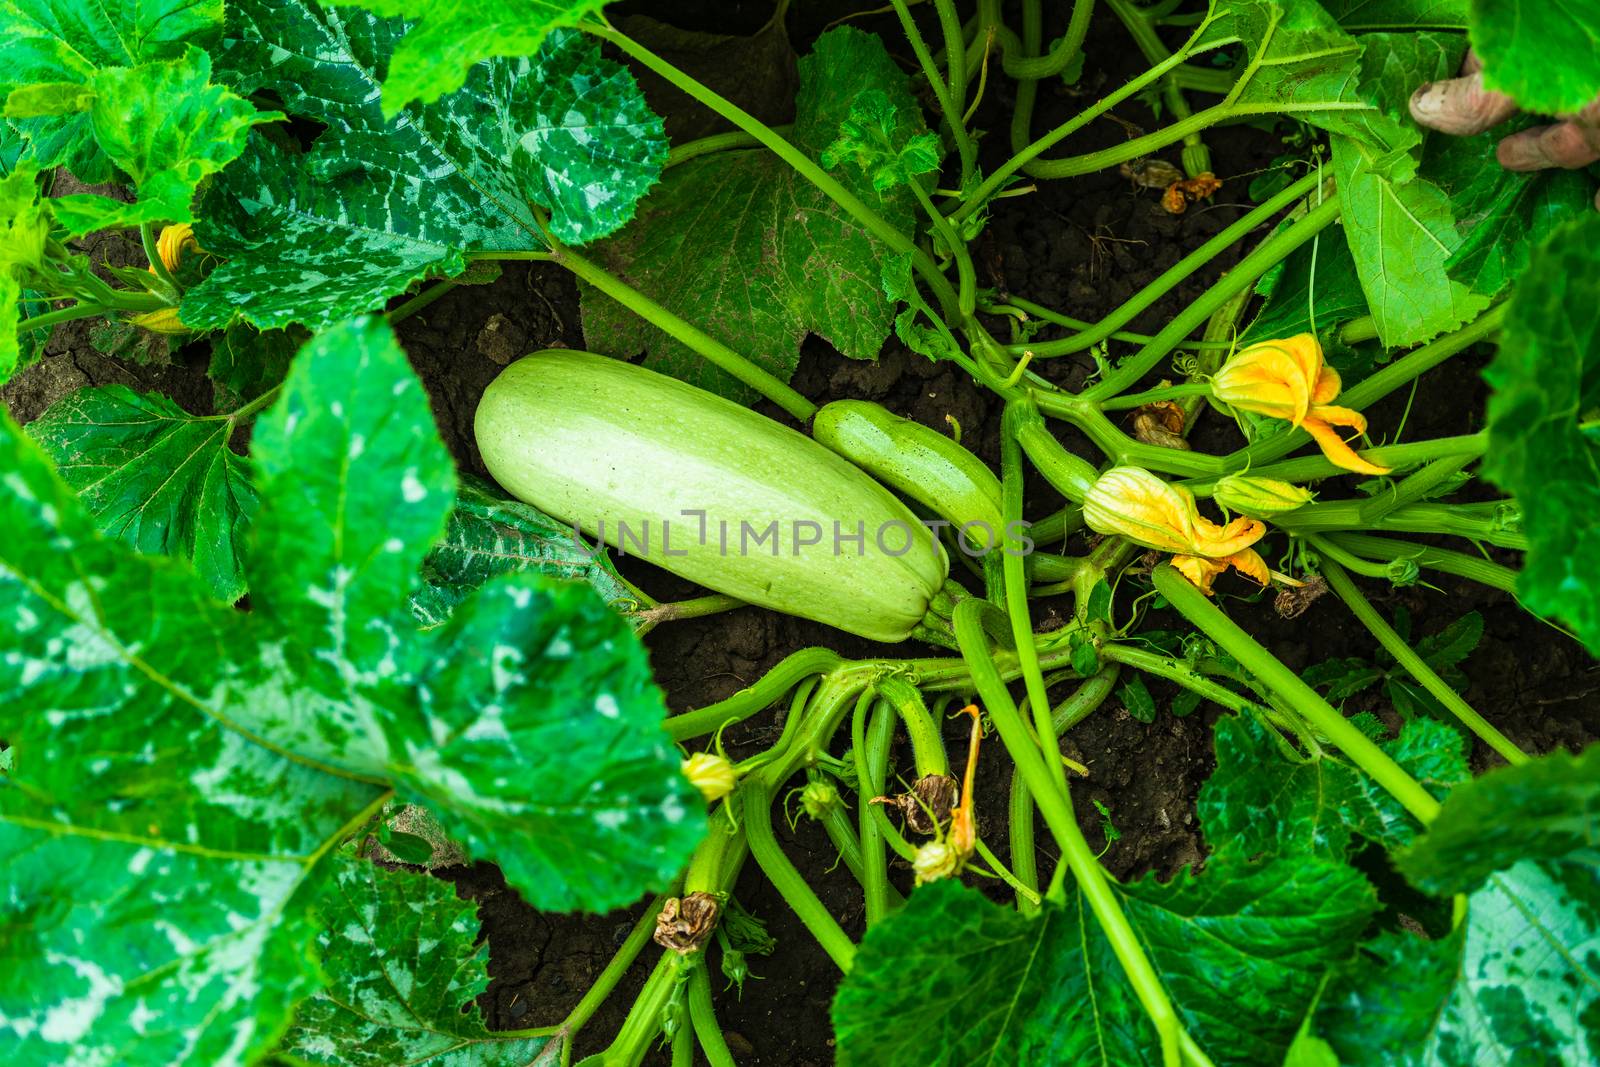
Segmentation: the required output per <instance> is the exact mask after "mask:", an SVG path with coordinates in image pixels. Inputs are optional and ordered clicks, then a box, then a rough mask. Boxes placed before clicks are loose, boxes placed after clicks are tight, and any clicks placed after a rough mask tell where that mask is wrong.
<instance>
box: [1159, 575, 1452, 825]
mask: <svg viewBox="0 0 1600 1067" xmlns="http://www.w3.org/2000/svg"><path fill="white" fill-rule="evenodd" d="M1152 578H1153V579H1154V581H1155V587H1156V591H1157V592H1159V593H1160V594H1161V595H1162V596H1164V597H1166V598H1167V602H1168V603H1169V604H1171V605H1172V607H1173V608H1174V609H1175V610H1177V611H1178V612H1180V613H1181V614H1182V615H1183V616H1184V617H1185V618H1187V619H1188V620H1189V621H1190V622H1191V623H1193V624H1194V625H1195V626H1196V627H1197V628H1198V629H1199V630H1200V632H1201V633H1203V634H1205V635H1206V636H1207V637H1209V638H1210V639H1211V640H1213V641H1215V642H1216V643H1217V645H1218V646H1220V647H1221V648H1222V649H1223V650H1224V651H1226V652H1227V653H1228V654H1229V655H1231V656H1232V657H1233V658H1234V659H1236V660H1238V661H1239V663H1240V665H1241V666H1243V667H1244V669H1245V670H1247V671H1249V672H1250V673H1251V674H1252V675H1254V676H1255V677H1256V679H1257V680H1259V681H1260V682H1261V683H1262V684H1263V685H1265V686H1266V687H1267V688H1268V689H1270V690H1271V691H1272V692H1274V693H1276V694H1277V695H1278V696H1279V697H1281V698H1282V699H1283V700H1284V701H1285V702H1286V703H1287V704H1288V705H1289V706H1290V707H1292V708H1293V709H1294V711H1295V712H1296V713H1297V714H1299V715H1300V716H1302V717H1303V718H1304V719H1305V720H1306V721H1307V722H1309V723H1310V724H1311V726H1312V727H1313V728H1315V729H1316V730H1318V731H1319V732H1320V733H1321V734H1322V735H1323V736H1324V737H1326V738H1327V739H1328V740H1329V741H1331V742H1332V743H1333V744H1335V745H1336V746H1338V747H1339V748H1340V749H1341V750H1342V751H1343V752H1344V753H1345V755H1347V756H1349V757H1350V759H1351V761H1353V762H1354V763H1355V764H1356V766H1358V767H1360V768H1361V769H1362V770H1363V771H1365V772H1366V773H1367V774H1368V775H1370V776H1371V777H1372V778H1373V780H1375V781H1376V782H1377V783H1378V784H1379V785H1380V786H1382V787H1383V788H1384V789H1385V790H1386V791H1387V792H1388V793H1389V795H1390V796H1392V797H1394V798H1395V799H1396V800H1398V801H1399V802H1400V803H1401V805H1402V806H1403V807H1404V808H1405V809H1406V810H1407V811H1409V812H1410V813H1411V814H1412V815H1414V816H1416V817H1417V819H1418V820H1419V821H1420V822H1421V823H1422V824H1423V825H1424V826H1426V825H1427V824H1428V823H1430V822H1432V821H1433V818H1434V816H1435V815H1437V814H1438V813H1439V802H1438V801H1437V800H1434V799H1433V797H1432V796H1430V795H1429V793H1428V791H1427V790H1426V789H1424V788H1422V786H1421V785H1419V784H1418V783H1417V781H1416V779H1414V778H1412V777H1411V776H1410V775H1409V774H1407V773H1406V772H1405V771H1404V770H1403V769H1401V767H1400V765H1399V764H1398V763H1396V762H1395V761H1394V760H1393V759H1392V758H1390V756H1389V755H1388V753H1386V752H1384V751H1383V750H1382V749H1381V748H1379V747H1378V746H1377V745H1375V744H1374V743H1373V742H1372V741H1371V740H1370V739H1369V738H1368V737H1367V736H1366V735H1365V734H1363V733H1362V732H1361V731H1360V730H1358V729H1356V728H1355V727H1354V726H1352V725H1351V724H1350V722H1349V720H1347V719H1346V718H1345V717H1344V716H1343V715H1341V714H1340V713H1339V712H1338V711H1336V710H1335V709H1334V708H1333V707H1332V706H1331V705H1330V704H1329V703H1328V702H1327V701H1326V700H1324V699H1322V697H1321V696H1320V695H1318V693H1317V691H1316V690H1315V689H1312V688H1311V687H1310V686H1309V685H1307V684H1306V683H1305V682H1304V681H1303V680H1301V678H1300V676H1299V675H1298V674H1296V673H1295V672H1294V671H1292V670H1290V669H1289V668H1288V667H1286V666H1284V665H1283V663H1282V662H1281V661H1280V660H1279V659H1278V658H1277V657H1276V656H1274V655H1272V653H1270V652H1268V651H1267V650H1266V649H1265V648H1262V647H1261V645H1260V644H1259V643H1258V642H1257V641H1256V639H1255V638H1253V637H1251V636H1250V635H1249V634H1247V633H1245V632H1244V631H1243V630H1242V629H1240V628H1239V625H1238V624H1237V623H1235V622H1234V621H1233V620H1232V619H1230V618H1228V616H1227V615H1226V614H1224V613H1223V611H1222V609H1221V608H1219V607H1217V606H1216V605H1215V604H1213V603H1212V602H1211V601H1210V599H1209V598H1207V596H1206V595H1205V594H1204V593H1202V592H1201V591H1200V590H1198V589H1196V588H1195V587H1194V586H1193V585H1192V584H1190V582H1189V579H1187V578H1185V577H1184V576H1183V575H1181V574H1179V573H1178V572H1177V571H1175V570H1173V569H1172V567H1171V566H1169V565H1167V564H1165V563H1163V564H1161V565H1160V566H1158V567H1157V568H1156V569H1155V571H1154V572H1153V573H1152Z"/></svg>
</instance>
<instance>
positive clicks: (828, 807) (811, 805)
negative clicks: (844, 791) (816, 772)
mask: <svg viewBox="0 0 1600 1067" xmlns="http://www.w3.org/2000/svg"><path fill="white" fill-rule="evenodd" d="M843 803H844V801H843V800H841V799H840V798H839V790H838V788H837V787H835V786H834V784H833V783H832V782H830V781H827V780H826V779H822V778H817V779H813V780H812V781H809V782H807V783H806V787H805V788H804V789H802V790H801V791H800V807H802V808H803V809H805V813H806V814H807V815H809V816H811V817H812V818H813V819H818V820H820V819H824V818H826V817H827V816H828V815H829V814H830V813H831V812H833V811H836V810H838V808H839V806H840V805H842V804H843Z"/></svg>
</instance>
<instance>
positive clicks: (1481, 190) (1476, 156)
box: [1420, 116, 1594, 296]
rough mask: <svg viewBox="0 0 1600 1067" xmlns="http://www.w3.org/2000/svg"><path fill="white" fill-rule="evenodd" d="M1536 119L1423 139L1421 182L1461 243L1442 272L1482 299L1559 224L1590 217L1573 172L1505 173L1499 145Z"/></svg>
mask: <svg viewBox="0 0 1600 1067" xmlns="http://www.w3.org/2000/svg"><path fill="white" fill-rule="evenodd" d="M1540 121H1541V120H1540V119H1538V118H1535V117H1532V116H1521V117H1518V118H1516V119H1513V120H1511V121H1510V122H1507V123H1504V124H1502V125H1500V126H1497V127H1495V128H1494V129H1492V130H1489V131H1487V132H1485V133H1481V134H1478V135H1477V136H1476V137H1446V136H1443V135H1438V136H1430V137H1429V138H1428V141H1427V143H1426V144H1425V145H1424V146H1423V155H1422V168H1421V171H1420V173H1421V175H1422V176H1423V177H1424V178H1426V179H1427V180H1428V181H1430V182H1432V183H1434V184H1435V185H1437V186H1438V187H1439V188H1440V189H1442V190H1444V192H1445V193H1446V195H1448V196H1449V198H1450V207H1451V211H1452V213H1453V214H1454V216H1455V225H1456V230H1457V232H1458V233H1459V234H1460V236H1461V244H1460V246H1459V247H1458V248H1456V250H1455V251H1454V252H1453V253H1451V255H1450V259H1449V260H1448V261H1447V262H1446V263H1445V268H1446V270H1447V271H1448V272H1449V275H1450V277H1451V278H1453V279H1455V280H1456V281H1459V282H1463V283H1465V284H1466V285H1468V286H1470V287H1471V288H1472V290H1473V291H1474V292H1476V293H1479V294H1481V295H1483V296H1496V295H1498V294H1499V293H1500V292H1501V291H1502V290H1504V289H1505V288H1506V286H1507V285H1509V284H1510V283H1511V282H1512V281H1513V280H1515V278H1516V277H1517V275H1519V274H1521V273H1522V272H1523V270H1525V269H1526V268H1527V266H1528V256H1529V254H1530V253H1531V252H1532V251H1533V249H1534V248H1535V247H1537V246H1538V244H1539V243H1540V242H1541V241H1543V240H1544V239H1545V237H1547V236H1548V235H1549V234H1550V233H1551V231H1553V230H1554V229H1555V228H1556V227H1557V226H1559V225H1561V223H1563V222H1565V221H1567V220H1568V219H1573V218H1578V217H1580V216H1582V215H1584V214H1586V213H1587V212H1589V211H1591V210H1592V201H1593V192H1594V186H1593V182H1592V181H1591V180H1590V179H1589V178H1587V177H1586V176H1585V175H1584V174H1583V173H1582V172H1580V171H1566V170H1542V171H1533V172H1524V173H1519V172H1517V171H1512V170H1506V169H1505V168H1504V167H1502V166H1501V165H1500V161H1499V160H1498V159H1496V158H1495V146H1496V145H1498V144H1499V143H1500V140H1501V138H1503V137H1505V136H1507V135H1508V134H1510V133H1513V132H1515V131H1517V130H1519V129H1526V128H1527V127H1529V126H1530V125H1535V124H1537V123H1539V122H1540Z"/></svg>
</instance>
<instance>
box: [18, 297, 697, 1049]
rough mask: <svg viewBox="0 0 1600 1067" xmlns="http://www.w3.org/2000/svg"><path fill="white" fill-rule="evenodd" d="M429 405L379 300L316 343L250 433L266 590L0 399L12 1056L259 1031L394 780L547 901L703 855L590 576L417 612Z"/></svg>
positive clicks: (432, 467) (295, 974)
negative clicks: (87, 474) (118, 509)
mask: <svg viewBox="0 0 1600 1067" xmlns="http://www.w3.org/2000/svg"><path fill="white" fill-rule="evenodd" d="M335 404H348V405H350V406H348V407H345V408H344V409H343V413H342V414H335V412H334V410H333V407H334V405H335ZM419 420H422V421H420V422H419ZM426 420H428V414H427V407H426V402H425V400H424V398H423V396H422V392H421V387H420V385H419V384H418V383H417V380H416V378H415V376H414V375H413V374H412V373H411V371H410V369H409V367H408V366H407V365H406V362H405V357H404V355H403V353H401V352H400V350H399V347H398V346H397V345H396V344H395V342H394V340H393V338H392V336H391V335H390V334H389V332H388V329H387V327H386V326H384V325H383V324H382V323H381V321H379V320H369V321H366V322H361V323H354V324H351V325H348V326H345V327H341V328H340V329H338V330H336V331H333V332H331V333H329V334H328V335H325V336H323V337H321V338H319V339H317V340H315V341H314V342H313V343H312V344H311V345H308V346H307V349H306V350H305V351H304V352H303V353H302V354H301V356H300V357H299V358H297V360H296V361H295V363H294V365H293V367H292V368H291V371H290V379H289V381H288V385H287V388H286V395H285V398H284V399H283V401H281V403H280V406H279V407H277V408H275V409H273V410H272V412H271V414H270V415H269V416H267V417H265V418H264V419H263V423H262V425H261V426H260V428H259V429H258V431H257V444H258V449H259V452H258V457H257V462H258V464H259V466H260V468H261V469H262V470H263V472H264V475H265V476H264V478H263V481H262V497H261V516H260V518H259V520H258V522H257V526H256V532H255V538H256V541H255V549H254V550H253V552H252V553H251V555H250V557H249V559H248V561H247V563H248V565H249V566H250V567H252V568H257V569H259V568H262V567H268V568H271V573H270V574H261V573H259V570H258V571H257V573H254V574H253V576H252V577H253V588H254V589H256V590H259V592H258V594H257V595H256V597H255V602H254V605H253V606H254V610H253V611H252V612H251V613H250V614H248V615H244V614H239V613H236V612H234V611H233V610H232V609H231V608H228V607H226V606H224V605H221V604H218V603H216V602H214V601H212V600H210V599H209V598H208V597H206V596H205V595H204V593H203V591H202V589H201V587H200V585H199V583H198V582H197V581H196V579H195V578H194V576H193V575H192V574H191V573H190V572H189V571H188V569H187V568H186V567H183V566H182V565H180V564H178V563H175V562H173V561H171V560H168V559H165V558H160V557H146V556H140V555H136V554H134V553H133V552H132V551H131V550H129V549H128V548H127V547H126V546H124V545H122V544H119V543H117V542H114V541H111V540H108V539H106V538H105V537H104V536H103V535H101V534H100V533H99V532H98V531H97V530H96V528H95V526H94V523H93V521H92V519H91V518H90V516H89V515H88V514H87V512H86V511H85V510H84V508H83V505H82V504H81V502H80V501H78V500H77V499H76V498H75V497H73V496H72V494H71V492H70V491H69V490H68V489H67V487H66V485H65V484H64V483H63V482H62V481H61V480H60V479H59V478H58V477H57V476H56V475H55V474H54V472H53V471H52V470H51V469H50V466H49V463H48V461H47V460H46V458H45V457H44V455H43V454H42V453H41V452H40V451H39V450H38V448H37V446H36V445H34V444H33V443H32V442H31V441H30V440H28V439H27V438H26V437H25V436H24V435H23V434H22V433H21V431H20V430H18V429H17V428H16V427H15V426H14V425H13V424H11V423H10V422H9V420H7V419H5V418H4V417H0V529H3V530H4V531H5V536H4V537H3V538H0V620H3V621H4V630H3V631H0V632H3V633H5V634H6V635H7V636H6V639H5V643H4V644H3V645H0V739H4V742H5V743H6V744H7V745H8V746H9V747H8V748H7V749H6V753H5V755H6V759H7V760H9V762H10V767H9V768H8V769H6V770H5V776H4V778H0V855H4V856H5V857H6V861H7V862H6V864H5V866H4V867H0V943H3V944H4V945H5V950H6V966H5V967H3V968H0V1035H3V1036H0V1041H3V1042H4V1044H5V1047H6V1048H7V1050H8V1051H11V1052H12V1055H11V1056H10V1061H11V1062H12V1063H14V1064H16V1063H21V1064H41V1065H44V1064H49V1065H52V1067H54V1065H57V1064H80V1063H82V1064H90V1063H94V1064H102V1063H140V1064H143V1063H161V1064H167V1063H178V1062H195V1063H205V1064H208V1065H212V1064H217V1065H226V1064H234V1063H246V1062H250V1061H252V1060H254V1059H256V1058H259V1056H260V1055H261V1054H263V1053H264V1052H265V1051H267V1049H268V1048H269V1047H270V1045H271V1042H272V1041H273V1040H274V1039H275V1038H276V1036H277V1034H278V1033H279V1031H280V1030H281V1028H282V1026H283V1025H284V1024H285V1023H286V1022H287V1019H288V1015H289V1012H290V1009H291V1007H292V1005H293V1003H294V1002H295V1001H296V1000H297V999H299V998H301V997H303V996H304V995H306V994H308V993H310V992H311V991H312V990H313V989H314V988H315V987H316V986H317V984H318V983H319V982H320V980H321V979H320V978H319V972H318V970H317V968H316V967H315V966H314V964H313V963H312V957H311V955H310V949H309V944H310V942H311V940H312V939H313V938H314V937H315V936H316V934H317V927H316V924H315V922H314V921H313V919H312V913H311V911H310V910H309V909H310V907H311V903H312V900H313V897H314V895H315V894H316V893H317V892H319V891H320V889H319V887H318V886H317V885H316V884H315V883H317V882H318V881H319V880H320V879H321V878H322V876H323V864H322V861H323V860H324V859H325V858H326V856H327V855H328V854H329V852H330V850H331V849H332V848H333V846H335V845H337V844H338V843H339V841H340V840H341V839H342V838H343V837H344V836H345V835H346V834H348V833H349V832H351V831H353V830H354V829H356V828H358V827H359V825H360V823H361V822H362V820H363V817H364V813H366V812H368V811H374V810H376V805H378V804H380V803H381V802H382V801H383V800H385V799H386V798H387V797H388V796H389V795H390V794H389V791H388V788H386V787H392V788H393V789H395V790H396V791H397V792H398V798H399V799H400V800H402V801H405V800H415V801H419V802H426V803H428V805H429V806H430V808H431V809H432V810H433V811H434V812H435V813H436V814H437V815H438V816H439V818H440V821H441V823H442V824H443V825H444V827H445V829H446V830H447V831H448V832H449V833H450V834H451V835H452V836H453V837H454V838H456V839H457V840H459V841H461V842H462V843H463V844H464V845H466V846H467V847H468V848H469V849H470V850H471V851H472V853H473V854H474V855H476V856H492V857H494V858H495V859H497V860H500V861H501V862H503V863H505V864H506V866H505V870H506V873H507V876H508V878H509V879H510V880H511V882H512V884H513V885H515V886H516V888H517V889H518V890H519V891H520V892H521V893H522V895H523V896H524V897H525V898H526V899H527V900H529V901H530V902H531V903H533V904H534V905H535V906H542V907H547V908H576V907H587V908H591V909H596V910H603V909H606V908H609V907H611V906H614V905H617V904H620V903H624V902H627V901H630V900H632V899H635V898H637V897H638V896H639V895H640V894H641V893H643V892H645V891H647V890H648V889H651V888H656V887H659V886H660V885H661V884H663V883H664V882H665V881H666V880H667V879H669V878H670V877H671V875H672V874H673V873H674V872H675V871H676V870H677V869H678V868H679V867H680V866H681V865H682V863H683V862H684V861H685V860H686V859H687V857H688V855H689V853H690V852H691V851H692V849H693V847H694V845H695V843H696V842H697V840H698V838H699V836H700V834H701V833H702V832H703V829H704V810H703V805H701V804H700V803H699V801H698V800H697V799H696V798H695V797H694V796H692V795H691V793H692V790H691V788H690V786H689V784H688V782H687V781H686V780H685V779H684V778H683V776H682V775H681V774H680V773H679V771H678V759H677V756H676V753H675V752H674V750H673V749H672V747H671V746H670V745H669V744H668V743H667V740H666V737H665V734H664V733H663V732H662V731H661V729H660V722H661V718H662V716H663V714H664V708H663V705H662V701H661V696H660V693H659V691H657V690H656V689H655V688H654V686H653V685H651V683H650V682H649V676H648V669H647V667H646V664H645V657H644V653H643V650H642V648H641V647H640V646H639V644H638V642H637V640H636V639H635V638H634V637H633V635H632V634H631V633H630V632H628V630H627V627H626V625H625V624H624V623H623V622H622V621H621V620H620V619H618V618H617V617H616V616H615V615H614V614H612V613H611V612H609V611H608V610H607V609H606V608H605V606H604V604H603V603H602V602H601V601H600V600H599V599H598V598H596V597H595V596H594V594H593V592H592V591H590V590H589V589H587V588H586V587H585V586H583V585H580V584H576V583H557V582H553V581H551V580H549V579H546V578H543V577H541V576H537V575H523V576H520V577H518V578H516V579H513V580H512V581H510V582H505V583H501V584H498V585H491V586H490V587H488V588H487V590H486V591H485V592H484V593H483V594H480V596H479V597H477V598H473V599H469V600H468V601H467V602H466V603H465V604H464V605H463V606H462V608H461V609H460V611H459V612H458V613H457V622H456V623H454V624H452V626H450V627H446V628H443V629H441V630H439V631H437V632H436V633H435V634H433V635H425V636H418V635H417V634H416V631H415V622H414V619H413V617H412V615H411V611H410V607H409V598H410V594H411V591H412V587H413V585H414V584H415V581H416V578H415V572H416V569H417V566H418V564H419V562H420V560H421V557H422V555H423V554H424V553H425V552H426V551H427V549H428V546H429V543H430V541H431V540H432V538H433V537H434V536H435V535H437V533H438V531H439V529H440V528H441V527H442V525H443V521H444V514H445V511H446V510H448V508H449V503H450V499H451V497H452V495H453V492H454V479H453V475H452V473H451V471H450V467H449V463H448V459H447V457H445V456H444V453H443V448H442V446H441V445H440V443H439V442H438V439H437V437H436V436H434V435H433V434H432V433H431V431H421V432H416V433H414V432H413V430H414V429H415V428H416V427H417V426H419V425H422V426H429V425H431V422H430V421H426ZM361 436H364V437H365V442H364V445H363V447H361V448H357V447H355V446H356V443H357V438H358V437H361ZM391 464H393V465H394V466H392V467H391ZM395 471H399V472H401V473H399V474H398V475H396V474H395V473H394V472H395ZM408 472H409V477H408ZM396 539H404V540H403V543H402V544H401V545H400V547H399V548H395V547H394V546H393V545H392V544H391V542H392V541H394V540H396ZM508 649H509V650H511V652H512V653H514V655H512V654H508V652H507V650H508ZM299 669H303V670H304V671H305V674H304V675H303V676H302V675H300V674H298V673H296V672H297V670H299ZM457 702H463V703H459V704H458V703H457ZM352 768H355V769H359V770H360V771H361V772H363V775H364V780H358V779H357V777H355V776H354V775H352V774H351V773H350V772H351V769H352Z"/></svg>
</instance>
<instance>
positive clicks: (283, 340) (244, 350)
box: [206, 322, 309, 411]
mask: <svg viewBox="0 0 1600 1067" xmlns="http://www.w3.org/2000/svg"><path fill="white" fill-rule="evenodd" d="M308 337H309V334H307V333H306V332H305V331H304V330H302V329H300V328H298V327H295V328H291V329H287V330H257V329H256V328H255V327H253V326H249V325H247V324H245V323H242V322H241V323H237V324H235V325H233V326H230V327H229V328H228V329H226V330H224V331H222V332H221V333H218V334H215V335H213V336H212V338H211V363H210V365H209V366H208V367H207V369H206V377H208V378H210V379H211V385H212V388H213V389H214V390H215V392H216V397H217V406H218V407H219V408H221V409H222V410H224V411H228V410H232V409H234V408H237V407H239V406H240V405H241V404H243V403H245V402H246V401H250V400H254V399H255V398H256V397H258V396H260V395H261V394H262V393H265V392H266V391H267V390H268V389H271V388H272V387H273V386H275V385H277V384H279V383H280V382H282V381H283V377H284V375H285V374H287V373H288V371H289V361H290V360H291V359H292V358H294V354H295V352H296V351H298V350H299V348H300V346H301V345H303V344H305V343H306V340H307V338H308Z"/></svg>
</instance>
